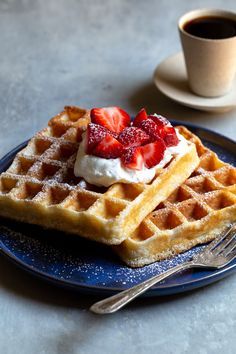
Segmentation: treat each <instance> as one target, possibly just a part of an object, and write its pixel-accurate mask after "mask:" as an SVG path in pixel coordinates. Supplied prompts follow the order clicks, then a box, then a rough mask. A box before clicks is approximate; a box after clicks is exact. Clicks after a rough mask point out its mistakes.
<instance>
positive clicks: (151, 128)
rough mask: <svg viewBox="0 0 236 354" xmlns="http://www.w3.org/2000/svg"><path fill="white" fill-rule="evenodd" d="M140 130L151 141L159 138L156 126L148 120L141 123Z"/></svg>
mask: <svg viewBox="0 0 236 354" xmlns="http://www.w3.org/2000/svg"><path fill="white" fill-rule="evenodd" d="M140 128H141V129H143V130H144V131H145V132H146V133H147V134H148V135H149V136H150V137H151V138H152V141H154V140H156V139H158V138H159V137H160V132H159V128H158V126H157V124H156V123H154V121H153V120H152V119H150V118H148V119H146V120H144V121H142V122H141V124H140Z"/></svg>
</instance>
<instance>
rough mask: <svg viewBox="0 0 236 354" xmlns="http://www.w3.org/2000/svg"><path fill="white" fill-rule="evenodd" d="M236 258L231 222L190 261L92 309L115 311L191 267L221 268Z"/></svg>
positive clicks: (235, 232)
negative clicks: (154, 286)
mask: <svg viewBox="0 0 236 354" xmlns="http://www.w3.org/2000/svg"><path fill="white" fill-rule="evenodd" d="M235 258H236V224H233V225H232V224H231V225H230V226H229V227H228V228H227V229H226V231H224V232H223V233H221V234H220V235H219V236H218V237H217V238H216V239H215V240H214V241H212V242H211V243H209V244H208V245H207V246H206V247H204V249H203V251H201V252H199V253H197V254H195V255H194V256H193V257H192V258H191V259H190V260H189V261H187V262H185V263H182V264H179V265H177V266H176V267H173V268H171V269H169V270H167V271H166V272H164V273H162V274H160V275H155V276H153V277H152V278H149V279H147V280H145V281H144V282H142V283H140V284H138V285H135V286H133V287H132V288H129V289H127V290H124V291H121V292H120V293H118V294H116V295H113V296H111V297H108V298H106V299H105V300H102V301H99V302H96V303H95V304H93V305H92V306H91V307H90V311H92V312H94V313H97V314H108V313H113V312H116V311H118V310H119V309H121V308H122V307H124V306H125V305H127V304H128V303H129V302H131V301H132V300H134V299H135V298H136V297H137V296H139V295H140V294H143V293H144V292H145V291H147V290H148V289H149V288H151V287H152V286H153V285H155V284H157V283H159V282H161V281H162V280H164V279H166V278H168V277H169V276H171V275H173V274H175V273H178V272H181V271H183V270H185V269H189V268H212V269H220V268H223V267H224V266H226V265H227V264H228V263H230V262H231V261H233V260H234V259H235Z"/></svg>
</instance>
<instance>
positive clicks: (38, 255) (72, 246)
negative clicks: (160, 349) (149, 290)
mask: <svg viewBox="0 0 236 354" xmlns="http://www.w3.org/2000/svg"><path fill="white" fill-rule="evenodd" d="M20 228H21V229H22V228H23V230H22V231H20V232H19V231H17V230H18V229H20ZM25 230H27V231H25ZM0 234H1V238H2V247H3V248H4V250H5V251H6V252H7V253H9V254H11V255H14V256H15V257H16V258H17V259H18V260H20V261H21V262H23V263H24V264H26V265H27V266H28V267H30V268H31V269H33V270H36V271H38V272H41V273H42V272H43V273H44V274H46V275H47V276H48V275H49V276H51V277H53V278H54V279H55V278H56V279H57V280H62V281H66V282H71V283H73V284H76V285H78V286H81V285H83V286H88V287H89V286H92V287H94V286H95V287H99V288H101V287H102V288H106V289H108V290H109V289H110V290H112V289H126V288H129V287H130V286H132V285H135V284H137V283H139V282H141V281H143V280H145V279H147V278H149V277H151V276H153V275H155V274H161V273H163V272H164V271H166V270H167V269H169V268H171V267H173V266H175V265H177V264H180V263H183V262H185V261H187V260H189V259H190V258H191V257H192V256H193V254H195V253H196V252H198V251H199V249H200V247H199V248H194V249H192V250H190V251H188V252H185V253H184V254H182V255H178V256H176V257H174V258H172V259H169V260H165V261H161V262H156V263H153V264H150V265H148V266H145V267H142V268H136V269H132V268H129V267H127V266H125V265H124V264H123V263H121V261H120V260H119V259H118V258H117V256H116V255H115V254H113V253H112V251H111V249H110V248H108V247H106V246H103V245H100V244H96V243H94V242H90V241H87V240H83V239H77V238H75V237H73V236H69V235H65V234H62V233H59V232H56V231H55V232H53V231H48V230H44V229H42V228H40V227H35V226H30V227H27V226H25V225H24V226H23V227H21V224H18V223H15V225H14V226H13V227H9V225H5V226H4V225H2V226H0ZM31 234H32V235H36V236H34V237H31ZM190 275H191V272H186V274H185V277H186V279H188V277H189V276H190ZM175 282H176V277H175V278H170V279H169V280H168V281H167V283H168V284H174V283H175ZM164 283H165V282H164ZM160 286H161V284H159V285H157V286H156V287H160Z"/></svg>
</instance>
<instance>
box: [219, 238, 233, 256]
mask: <svg viewBox="0 0 236 354" xmlns="http://www.w3.org/2000/svg"><path fill="white" fill-rule="evenodd" d="M235 235H236V234H235ZM235 248H236V239H233V240H232V242H230V244H229V245H228V246H227V247H226V248H225V250H224V251H223V252H222V253H221V255H222V256H224V257H227V256H228V255H229V254H230V253H231V252H233V251H234V249H235Z"/></svg>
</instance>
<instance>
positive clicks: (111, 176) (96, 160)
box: [74, 131, 188, 187]
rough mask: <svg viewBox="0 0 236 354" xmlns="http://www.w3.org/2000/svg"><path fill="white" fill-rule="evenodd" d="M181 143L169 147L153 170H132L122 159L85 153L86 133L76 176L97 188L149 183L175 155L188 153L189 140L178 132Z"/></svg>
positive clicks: (78, 158)
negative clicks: (124, 164) (116, 184)
mask: <svg viewBox="0 0 236 354" xmlns="http://www.w3.org/2000/svg"><path fill="white" fill-rule="evenodd" d="M176 134H177V136H178V139H179V143H178V145H176V146H172V147H167V148H166V150H165V153H164V157H163V159H162V160H161V161H160V162H159V164H157V165H156V166H154V167H152V168H146V167H145V166H143V168H142V170H132V169H130V168H126V167H124V166H123V165H122V164H121V160H120V158H116V159H104V158H102V157H97V156H93V155H87V154H86V153H85V143H86V132H85V133H84V134H83V139H82V142H81V144H80V146H79V150H78V153H77V157H76V161H75V166H74V174H75V176H77V177H83V178H84V179H85V180H86V181H87V182H88V183H91V184H94V185H96V186H104V187H109V186H110V185H112V184H114V183H117V182H123V183H149V182H151V180H152V179H153V178H154V177H155V175H156V171H157V170H158V169H159V168H162V167H164V166H165V165H166V164H167V163H168V162H169V161H170V160H171V159H172V157H173V156H175V155H183V154H185V153H186V148H187V145H188V142H187V140H186V139H185V138H184V137H183V136H182V135H180V134H179V133H178V131H176Z"/></svg>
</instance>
